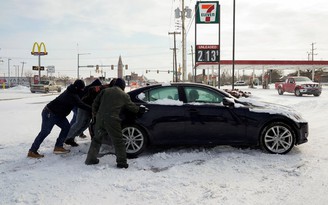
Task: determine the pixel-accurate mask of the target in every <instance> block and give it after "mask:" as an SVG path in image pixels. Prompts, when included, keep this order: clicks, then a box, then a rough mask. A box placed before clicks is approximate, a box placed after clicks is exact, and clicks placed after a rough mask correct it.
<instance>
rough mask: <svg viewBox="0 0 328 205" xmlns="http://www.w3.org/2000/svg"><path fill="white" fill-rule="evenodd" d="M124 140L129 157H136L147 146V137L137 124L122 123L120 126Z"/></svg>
mask: <svg viewBox="0 0 328 205" xmlns="http://www.w3.org/2000/svg"><path fill="white" fill-rule="evenodd" d="M122 134H123V139H124V140H125V147H126V154H127V156H128V157H129V158H134V157H137V156H138V155H139V154H140V153H142V152H143V151H144V149H145V148H146V146H147V143H148V138H147V135H146V133H145V131H144V130H143V129H142V128H141V127H139V126H137V125H124V126H123V127H122Z"/></svg>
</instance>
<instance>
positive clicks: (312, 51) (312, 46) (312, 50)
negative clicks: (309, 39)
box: [310, 43, 318, 61]
mask: <svg viewBox="0 0 328 205" xmlns="http://www.w3.org/2000/svg"><path fill="white" fill-rule="evenodd" d="M314 44H315V43H311V52H310V53H311V56H312V57H311V59H312V61H313V60H314V55H318V54H317V53H314V50H317V49H316V48H314Z"/></svg>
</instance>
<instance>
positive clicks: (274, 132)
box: [260, 122, 295, 154]
mask: <svg viewBox="0 0 328 205" xmlns="http://www.w3.org/2000/svg"><path fill="white" fill-rule="evenodd" d="M294 144H295V134H294V131H293V129H292V128H291V127H290V126H289V125H287V124H286V123H283V122H273V123H270V124H269V125H267V126H266V127H265V128H264V130H263V131H262V133H261V138H260V145H261V148H262V149H264V150H266V151H268V152H269V153H272V154H286V153H288V152H289V151H290V150H291V149H292V148H293V147H294Z"/></svg>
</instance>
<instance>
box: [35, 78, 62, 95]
mask: <svg viewBox="0 0 328 205" xmlns="http://www.w3.org/2000/svg"><path fill="white" fill-rule="evenodd" d="M30 91H31V93H35V92H42V93H48V92H59V93H60V92H61V86H60V85H57V84H56V82H55V81H53V80H41V81H40V82H39V83H38V84H32V85H31V87H30Z"/></svg>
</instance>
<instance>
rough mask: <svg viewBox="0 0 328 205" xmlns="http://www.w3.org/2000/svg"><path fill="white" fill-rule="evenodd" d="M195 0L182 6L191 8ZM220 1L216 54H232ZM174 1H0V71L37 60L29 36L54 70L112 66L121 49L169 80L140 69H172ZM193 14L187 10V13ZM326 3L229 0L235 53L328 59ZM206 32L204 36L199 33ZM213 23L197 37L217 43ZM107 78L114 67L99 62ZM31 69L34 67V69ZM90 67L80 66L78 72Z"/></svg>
mask: <svg viewBox="0 0 328 205" xmlns="http://www.w3.org/2000/svg"><path fill="white" fill-rule="evenodd" d="M195 2H196V1H194V0H185V6H189V7H190V8H192V9H193V10H194V6H195ZM219 2H220V5H221V59H224V60H231V58H232V5H233V0H222V1H219ZM177 7H180V8H181V1H178V0H138V1H131V0H110V1H108V0H93V1H89V0H88V1H87V0H80V1H75V0H56V1H52V0H29V1H26V0H10V1H4V0H2V1H1V8H0V10H1V12H0V48H1V49H0V57H1V60H2V61H3V62H0V76H4V75H5V76H7V75H8V58H10V59H12V60H11V61H10V67H11V70H12V71H11V76H13V75H15V66H14V65H19V67H20V69H21V67H22V63H21V62H26V64H25V65H24V71H26V70H32V66H33V65H38V57H37V56H32V55H31V51H32V47H33V44H34V42H39V43H40V42H44V43H45V45H46V49H47V52H48V55H47V56H43V57H41V64H42V65H44V66H50V65H54V66H55V69H56V72H55V75H56V76H58V75H60V76H62V75H66V76H71V77H76V76H77V54H78V53H80V54H83V53H90V54H88V55H80V65H97V64H98V65H112V64H114V65H117V62H118V58H119V56H120V55H121V56H122V60H123V64H128V65H129V69H128V70H127V71H125V74H130V73H131V72H136V73H138V74H139V75H142V74H145V75H146V76H147V77H148V78H152V79H157V80H171V79H172V74H167V73H164V72H163V73H160V74H157V73H156V72H151V73H148V74H146V72H145V71H146V70H153V71H155V70H157V69H159V70H163V71H164V70H172V64H173V62H172V60H173V51H172V50H171V49H170V48H172V47H173V35H168V32H173V31H179V30H177V28H176V26H175V25H176V22H177V20H176V19H175V18H174V15H173V13H174V9H176V8H177ZM193 14H194V13H193ZM327 27H328V2H327V1H326V0H314V1H303V0H275V1H272V0H248V1H242V0H236V54H235V59H236V60H247V59H249V60H264V59H265V60H270V59H276V60H285V59H289V60H307V59H308V54H307V53H308V52H310V51H311V43H315V44H314V48H315V49H316V50H315V51H314V53H315V54H317V55H315V56H314V59H315V60H327V59H328V37H327V36H328V32H327V30H328V28H327ZM194 28H195V27H194V21H193V20H192V19H187V20H186V29H187V45H186V47H187V54H188V55H187V63H188V72H191V66H192V64H191V62H192V58H191V55H190V53H191V46H193V47H194ZM207 32H208V35H204V34H206V33H207ZM216 35H217V28H216V27H215V26H214V27H213V25H212V26H208V27H206V26H203V27H201V34H199V35H198V38H201V39H200V40H204V41H206V42H213V44H216V42H217V36H216ZM177 46H178V49H179V50H178V63H181V56H182V54H181V35H177ZM17 67H18V66H16V68H17ZM104 71H105V72H106V76H107V77H110V76H112V77H116V71H115V72H114V71H111V70H110V68H104ZM35 74H37V73H35ZM90 74H91V75H98V74H95V72H94V69H92V68H80V75H81V76H82V77H87V76H89V75H90Z"/></svg>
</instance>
